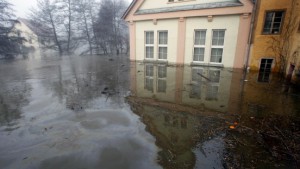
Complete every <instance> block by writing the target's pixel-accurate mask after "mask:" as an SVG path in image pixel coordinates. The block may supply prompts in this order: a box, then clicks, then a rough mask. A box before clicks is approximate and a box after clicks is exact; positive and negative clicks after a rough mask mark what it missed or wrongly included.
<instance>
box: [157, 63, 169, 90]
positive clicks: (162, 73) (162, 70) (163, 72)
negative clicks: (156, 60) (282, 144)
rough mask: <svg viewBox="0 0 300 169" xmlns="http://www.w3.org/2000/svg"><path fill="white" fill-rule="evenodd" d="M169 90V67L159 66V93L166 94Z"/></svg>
mask: <svg viewBox="0 0 300 169" xmlns="http://www.w3.org/2000/svg"><path fill="white" fill-rule="evenodd" d="M166 89H167V67H166V66H165V65H158V66H157V92H166Z"/></svg>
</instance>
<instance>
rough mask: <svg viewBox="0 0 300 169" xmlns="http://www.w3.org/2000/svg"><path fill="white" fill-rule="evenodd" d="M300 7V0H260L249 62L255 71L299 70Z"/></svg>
mask: <svg viewBox="0 0 300 169" xmlns="http://www.w3.org/2000/svg"><path fill="white" fill-rule="evenodd" d="M299 8H300V0H284V1H278V0H257V2H256V14H255V18H253V19H254V20H253V25H254V26H253V32H252V39H251V43H252V45H251V50H250V58H249V63H248V66H249V67H250V68H251V70H260V72H261V73H262V74H263V73H270V72H271V71H275V72H286V73H288V72H289V71H290V67H293V66H295V71H294V75H296V74H297V72H299V68H300V58H299V54H298V53H300V43H299V42H300V28H299V27H300V24H299V16H300V13H299ZM297 55H298V56H297ZM291 65H292V66H291Z"/></svg>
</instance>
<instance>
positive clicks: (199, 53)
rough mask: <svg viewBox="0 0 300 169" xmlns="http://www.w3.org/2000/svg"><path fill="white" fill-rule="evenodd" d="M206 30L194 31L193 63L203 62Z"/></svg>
mask: <svg viewBox="0 0 300 169" xmlns="http://www.w3.org/2000/svg"><path fill="white" fill-rule="evenodd" d="M205 37H206V30H195V42H194V59H193V61H201V62H203V61H204V51H205Z"/></svg>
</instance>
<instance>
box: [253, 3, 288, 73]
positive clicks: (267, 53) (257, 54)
mask: <svg viewBox="0 0 300 169" xmlns="http://www.w3.org/2000/svg"><path fill="white" fill-rule="evenodd" d="M257 2H258V8H257V12H256V18H255V19H256V21H255V27H254V33H253V38H252V44H253V45H252V48H251V56H250V64H249V66H250V68H251V70H259V66H260V61H261V59H262V58H270V59H274V61H273V70H274V71H276V70H278V65H276V64H275V62H277V61H278V58H276V57H275V54H274V52H273V50H272V49H271V48H270V42H271V38H272V37H275V38H277V37H279V36H278V35H266V34H263V27H264V22H265V13H266V11H270V10H286V14H287V13H288V11H289V10H290V6H291V0H284V1H278V0H259V1H257ZM287 19H288V16H287V15H285V17H284V23H286V20H287Z"/></svg>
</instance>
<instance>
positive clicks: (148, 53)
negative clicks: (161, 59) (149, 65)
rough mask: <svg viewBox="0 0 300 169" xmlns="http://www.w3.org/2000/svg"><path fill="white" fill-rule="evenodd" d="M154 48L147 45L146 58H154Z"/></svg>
mask: <svg viewBox="0 0 300 169" xmlns="http://www.w3.org/2000/svg"><path fill="white" fill-rule="evenodd" d="M153 52H154V48H153V47H151V46H146V58H153V56H154V55H153Z"/></svg>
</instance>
